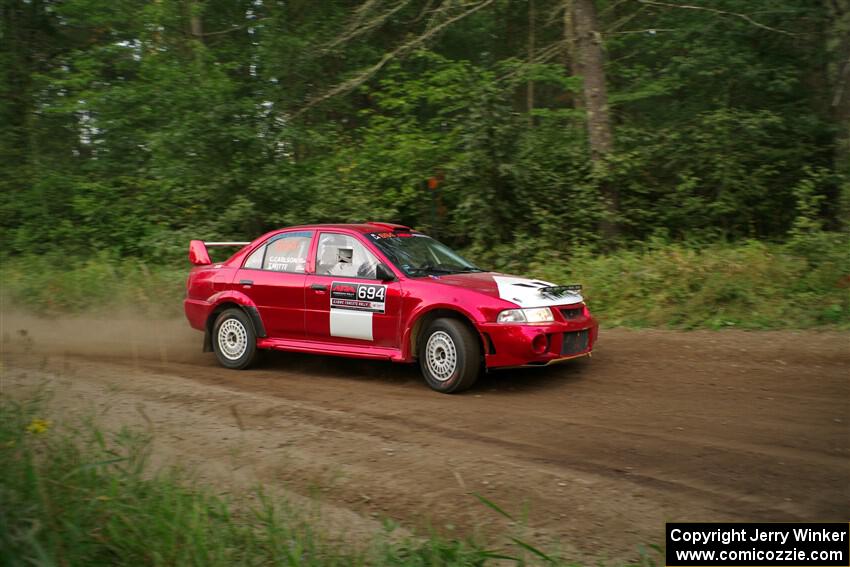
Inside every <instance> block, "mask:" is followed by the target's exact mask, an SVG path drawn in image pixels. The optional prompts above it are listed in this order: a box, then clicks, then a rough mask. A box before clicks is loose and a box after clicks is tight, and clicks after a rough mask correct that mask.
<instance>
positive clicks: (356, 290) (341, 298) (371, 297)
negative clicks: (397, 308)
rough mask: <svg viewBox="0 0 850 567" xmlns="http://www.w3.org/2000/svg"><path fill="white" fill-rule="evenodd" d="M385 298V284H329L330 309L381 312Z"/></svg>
mask: <svg viewBox="0 0 850 567" xmlns="http://www.w3.org/2000/svg"><path fill="white" fill-rule="evenodd" d="M386 299H387V286H385V285H377V284H363V283H352V282H333V283H332V284H331V310H334V309H345V310H350V311H366V312H369V313H383V312H384V308H385V305H386Z"/></svg>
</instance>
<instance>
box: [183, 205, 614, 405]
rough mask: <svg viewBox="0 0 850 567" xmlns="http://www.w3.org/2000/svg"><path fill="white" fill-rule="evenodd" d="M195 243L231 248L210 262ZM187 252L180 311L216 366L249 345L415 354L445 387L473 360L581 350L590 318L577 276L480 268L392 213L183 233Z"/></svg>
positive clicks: (537, 362) (460, 382)
mask: <svg viewBox="0 0 850 567" xmlns="http://www.w3.org/2000/svg"><path fill="white" fill-rule="evenodd" d="M207 246H242V248H241V250H239V251H238V252H237V253H236V254H234V255H233V256H232V257H230V259H228V260H227V261H225V262H222V263H212V262H211V261H210V257H209V253H208V251H207ZM189 260H190V261H191V262H192V264H194V267H193V268H192V270H191V273H190V274H189V279H188V281H187V284H186V285H187V294H186V300H185V301H184V308H185V311H186V317H187V318H188V319H189V323H190V324H191V325H192V327H194V328H196V329H198V330H201V331H204V333H205V338H204V350H206V351H210V350H212V351H214V352H215V354H216V356H217V357H218V360H219V362H220V363H221V364H222V365H223V366H226V367H227V368H236V369H242V368H247V367H248V366H250V365H251V363H252V362H253V361H254V359H255V357H256V355H257V351H258V350H260V349H277V350H285V351H299V352H312V353H317V354H331V355H340V356H349V357H356V358H373V359H385V360H392V361H394V362H414V361H417V360H418V361H419V365H420V367H421V369H422V374H423V375H424V377H425V380H426V382H427V383H428V385H429V386H430V387H431V388H433V389H434V390H437V391H439V392H445V393H451V392H458V391H460V390H464V389H466V388H468V387H470V386H471V385H472V384H473V383H475V380H476V379H477V378H478V376H479V374H480V373H481V371H482V369H483V368H504V367H512V366H542V365H546V364H549V363H552V362H557V361H561V360H566V359H570V358H577V357H581V356H586V355H589V354H590V352H591V350H592V348H593V345H594V343H595V342H596V337H597V334H598V329H599V327H598V325H597V323H596V320H595V319H594V318H593V317H592V316H591V314H590V311H589V310H588V308H587V305H585V303H584V300H583V299H582V296H581V287H580V286H575V285H572V286H559V285H555V284H551V283H549V282H544V281H539V280H531V279H526V278H520V277H514V276H508V275H504V274H499V273H494V272H485V271H483V270H481V269H479V268H477V267H475V266H474V265H473V264H471V263H470V262H468V261H467V260H465V259H463V258H462V257H461V256H459V255H458V254H457V253H455V252H453V251H452V250H451V249H449V248H448V247H447V246H445V245H443V244H441V243H439V242H437V241H436V240H434V239H432V238H430V237H428V236H426V235H424V234H422V233H420V232H417V231H415V230H412V229H410V228H408V227H406V226H401V225H397V224H388V223H379V222H369V223H364V224H327V225H307V226H296V227H291V228H285V229H281V230H275V231H273V232H270V233H268V234H265V235H263V236H261V237H260V238H258V239H256V240H254V241H253V242H250V243H245V242H202V241H200V240H193V241H192V242H191V244H190V246H189Z"/></svg>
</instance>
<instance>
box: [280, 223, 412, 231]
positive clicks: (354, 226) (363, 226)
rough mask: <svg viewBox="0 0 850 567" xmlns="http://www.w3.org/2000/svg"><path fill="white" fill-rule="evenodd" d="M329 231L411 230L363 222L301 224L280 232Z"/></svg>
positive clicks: (388, 224) (400, 226) (403, 227)
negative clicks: (301, 230)
mask: <svg viewBox="0 0 850 567" xmlns="http://www.w3.org/2000/svg"><path fill="white" fill-rule="evenodd" d="M297 228H302V229H331V230H351V231H354V232H360V233H364V234H365V233H369V232H381V231H392V230H404V231H409V230H411V229H410V227H407V226H404V225H401V224H393V223H388V222H371V221H370V222H363V223H348V224H344V223H340V224H302V225H298V226H288V227H286V228H283V229H281V230H292V229H297Z"/></svg>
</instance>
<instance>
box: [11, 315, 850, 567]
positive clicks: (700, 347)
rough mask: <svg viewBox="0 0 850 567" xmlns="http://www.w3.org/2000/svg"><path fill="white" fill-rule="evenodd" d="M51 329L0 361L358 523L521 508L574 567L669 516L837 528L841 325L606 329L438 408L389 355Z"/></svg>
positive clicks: (846, 392)
mask: <svg viewBox="0 0 850 567" xmlns="http://www.w3.org/2000/svg"><path fill="white" fill-rule="evenodd" d="M65 324H71V322H67V323H66V322H53V323H52V324H50V325H48V326H47V327H46V328H42V327H40V326H39V325H40V323H39V322H35V321H29V320H26V319H24V320H22V321H21V322H19V323H18V322H16V323H15V325H16V326H17V325H21V326H26V328H27V329H30V331H29V332H28V335H27V336H28V337H29V338H30V342H29V343H27V341H25V340H23V339H21V337H20V336H16V337H13V338H7V339H6V340H5V342H4V357H3V358H4V363H5V364H7V365H9V366H10V367H11V368H16V369H28V371H29V373H30V374H31V376H30V378H29V381H30V382H32V380H33V379H34V378H33V377H34V376H36V375H37V374H38V372H42V373H44V372H51V371H52V372H55V374H56V375H58V376H60V377H61V376H63V373H64V376H66V378H64V379H66V380H67V376H68V375H69V374H73V379H72V380H71V381H72V383H73V384H72V385H71V386H69V388H70V387H74V384H75V385H76V387H78V388H86V389H87V390H86V391H87V395H88V396H89V398H92V399H93V400H94V401H95V402H97V401H99V398H102V400H100V401H102V402H103V403H104V404H107V403H108V404H112V406H111V409H109V410H108V411H109V412H111V413H115V414H117V416H118V417H119V418H120V417H121V416H122V415H123V416H124V417H128V416H129V415H130V414H131V413H133V412H136V413H137V410H135V409H134V406H135V405H136V404H143V405H144V407H145V408H146V409H145V411H146V413H147V414H148V415H150V416H152V419H154V420H155V421H157V431H158V439H159V435H161V436H162V437H163V439H162V441H161V443H163V444H171V450H172V451H175V452H176V453H178V454H179V453H180V452H183V453H185V454H187V455H191V456H192V459H191V460H192V461H194V462H196V463H204V464H206V465H208V468H217V469H221V470H225V469H227V468H228V467H232V466H233V463H232V462H230V461H232V459H231V458H230V457H228V454H229V453H228V451H230V452H234V451H237V452H238V451H243V452H244V453H245V455H246V457H245V459H244V461H245V462H246V463H250V466H249V468H250V469H251V475H252V477H253V478H256V479H257V480H259V481H261V482H266V483H272V484H275V483H277V484H279V483H284V484H285V485H286V486H287V487H289V488H292V489H294V490H296V491H299V492H301V493H304V494H308V493H316V492H318V493H319V494H321V497H322V498H323V499H324V500H326V501H328V502H329V503H332V504H334V505H336V506H341V507H343V508H348V509H351V510H354V511H356V512H358V513H360V514H363V515H365V516H366V517H368V516H370V515H371V514H379V515H388V516H390V517H393V518H396V519H397V520H399V521H401V522H402V523H404V524H406V525H410V526H419V527H422V526H433V527H435V528H437V529H439V530H441V531H446V532H450V533H454V531H456V530H461V531H463V532H464V533H474V532H477V531H484V532H488V533H497V532H500V531H503V530H517V529H520V528H518V527H516V526H510V525H508V524H507V523H506V522H503V521H502V519H500V518H494V517H493V516H494V514H492V512H490V511H489V510H487V509H485V508H484V507H483V506H481V505H480V504H477V503H476V501H475V500H474V498H473V497H472V496H470V493H471V492H480V493H481V494H483V495H484V496H486V497H487V498H490V499H492V500H494V501H496V502H498V503H499V504H500V505H502V506H504V507H506V508H509V509H511V510H513V511H519V510H520V509H521V508H522V507H523V506H527V507H528V511H529V520H528V527H527V528H526V529H525V531H524V532H523V533H524V535H525V536H527V537H530V538H532V539H533V541H535V542H536V543H537V542H545V541H547V540H550V539H551V540H561V541H564V542H568V544H567V545H568V548H567V549H568V552H569V553H571V554H572V555H573V556H574V557H576V558H580V559H584V560H586V561H587V560H588V559H589V558H591V557H598V556H601V557H608V558H614V559H634V558H635V553H636V549H637V547H638V546H639V545H642V544H643V545H645V544H650V543H657V542H660V541H661V539H662V534H663V522H664V521H671V520H692V521H698V520H699V521H711V520H715V521H722V520H741V521H743V520H753V521H755V520H763V521H793V520H838V521H841V520H846V519H847V518H846V511H847V510H848V509H850V428H849V427H848V424H850V380H848V375H850V374H849V373H850V348H848V346H850V335H848V334H846V333H815V332H770V333H746V332H737V331H732V332H722V333H713V332H691V333H675V332H665V331H621V330H613V331H605V332H604V333H603V335H602V339H601V342H600V344H599V349H598V351H597V354H596V355H595V356H594V358H593V359H592V360H590V361H576V363H574V364H566V365H562V366H559V367H552V368H547V369H535V370H532V371H528V370H518V371H516V370H515V371H504V372H498V373H493V374H491V375H488V376H487V377H485V378H484V379H483V380H482V381H481V383H480V384H479V385H477V386H476V388H474V389H473V390H472V391H470V392H468V393H466V394H463V395H459V396H445V395H440V394H436V393H433V392H430V391H429V390H427V388H426V387H425V386H424V384H422V383H421V380H420V378H419V376H418V373H417V370H416V369H415V368H414V367H409V366H399V365H392V364H390V363H381V362H372V361H357V360H347V359H333V358H327V357H313V356H309V355H298V354H286V353H272V354H271V356H269V357H268V360H267V361H266V362H265V363H264V364H263V365H262V366H261V367H260V368H258V369H256V370H251V371H246V372H233V371H228V370H224V369H221V368H219V367H218V366H217V365H216V364H215V361H214V358H213V357H212V356H211V355H208V354H202V353H200V352H198V351H199V343H200V336H199V335H195V334H194V333H191V332H188V331H187V330H186V329H185V328H183V327H182V322H156V323H149V322H144V321H141V322H140V321H133V322H132V327H131V326H129V323H127V325H126V326H125V327H122V326H121V325H122V324H121V323H115V322H113V323H111V326H112V332H111V333H109V336H108V337H106V339H103V340H99V339H98V337H94V338H92V337H76V338H72V339H68V338H64V337H63V334H62V330H63V325H65ZM11 328H12V329H14V328H15V327H11ZM75 328H80V326H79V324H77V325H76V327H75ZM7 329H9V327H7V326H4V334H6V333H5V330H7ZM122 333H129V334H130V338H127V336H126V335H125V336H124V337H123V338H122V336H121V335H122ZM86 339H88V340H86ZM128 345H129V346H128ZM25 351H28V353H26V352H25ZM69 368H70V369H72V370H71V371H70V372H69V370H68V369H69ZM59 380H62V378H60V379H59ZM25 382H26V380H25V381H24V382H21V384H23V383H25ZM16 387H20V386H16ZM99 393H100V394H99ZM234 407H235V408H236V410H233V408H234ZM122 408H123V409H122ZM233 411H236V412H238V413H239V415H240V416H241V417H240V419H241V420H242V421H243V422H244V423H242V424H241V425H242V426H243V427H244V430H240V429H239V428H238V427H237V425H236V423H235V421H234V416H233V413H232V412H233ZM187 423H193V424H195V425H194V429H187V425H186V424H187ZM235 439H238V442H237V441H234V440H235ZM157 443H158V444H159V443H160V441H157ZM243 466H247V465H243ZM225 472H226V471H225ZM226 476H227V474H220V475H219V477H218V480H219V481H220V480H221V478H223V477H226ZM214 480H215V478H214ZM611 533H617V534H623V535H622V537H621V538H618V540H617V541H611V540H610V538H608V537H607V534H611Z"/></svg>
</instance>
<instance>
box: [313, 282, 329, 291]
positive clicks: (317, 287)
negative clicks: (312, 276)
mask: <svg viewBox="0 0 850 567" xmlns="http://www.w3.org/2000/svg"><path fill="white" fill-rule="evenodd" d="M310 289H312V290H314V291H328V286H326V285H324V284H320V283H314V284H310Z"/></svg>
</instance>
